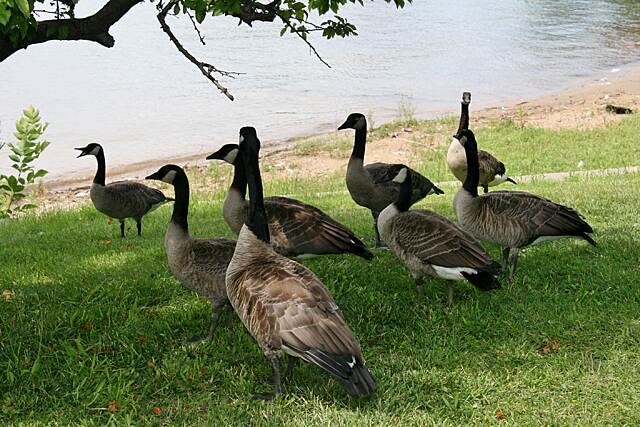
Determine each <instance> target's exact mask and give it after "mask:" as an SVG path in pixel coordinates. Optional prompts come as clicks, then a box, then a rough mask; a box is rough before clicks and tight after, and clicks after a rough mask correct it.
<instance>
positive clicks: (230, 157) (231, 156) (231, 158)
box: [224, 136, 242, 164]
mask: <svg viewBox="0 0 640 427" xmlns="http://www.w3.org/2000/svg"><path fill="white" fill-rule="evenodd" d="M240 142H242V136H241V137H240ZM236 157H238V149H237V148H234V149H233V150H231V151H229V153H227V155H226V156H224V161H225V162H227V163H231V164H233V162H235V161H236Z"/></svg>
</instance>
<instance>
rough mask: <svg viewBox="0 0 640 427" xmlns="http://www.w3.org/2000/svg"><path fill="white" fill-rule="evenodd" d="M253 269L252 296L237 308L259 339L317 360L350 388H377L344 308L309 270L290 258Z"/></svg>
mask: <svg viewBox="0 0 640 427" xmlns="http://www.w3.org/2000/svg"><path fill="white" fill-rule="evenodd" d="M252 270H253V272H251V273H250V274H246V273H245V276H244V279H243V281H244V283H243V286H242V287H243V289H244V290H245V292H246V294H245V297H244V298H243V299H246V300H248V301H247V302H246V303H244V304H240V307H241V309H240V310H238V311H239V314H240V315H241V317H243V320H244V319H247V320H248V322H245V325H249V329H250V331H252V334H253V335H254V336H256V337H260V338H261V339H260V338H258V340H259V341H262V342H266V343H269V344H267V345H270V346H273V347H276V348H278V347H280V348H282V349H283V350H284V351H285V352H287V353H289V354H292V355H294V356H297V357H300V358H302V359H304V360H306V361H307V362H309V363H312V364H315V365H317V366H319V367H320V368H322V369H323V370H325V371H326V372H327V373H329V374H330V375H332V376H333V377H335V378H336V379H338V380H339V381H341V382H342V384H343V386H345V388H346V390H347V392H349V393H350V394H354V395H360V394H368V393H370V392H371V391H373V390H374V389H375V384H374V381H373V378H372V377H371V375H370V374H369V372H368V371H367V370H366V368H365V367H364V365H363V361H362V353H361V351H360V346H359V345H358V342H357V340H356V338H355V336H354V335H353V332H352V331H351V329H350V328H349V326H348V325H347V324H346V322H345V320H344V317H343V316H342V312H341V311H340V308H339V307H338V305H337V304H336V302H335V301H334V300H333V298H332V297H331V294H330V293H329V290H328V289H327V288H326V287H325V286H324V285H323V284H322V282H320V280H319V279H318V278H317V277H316V276H315V275H314V274H313V273H312V272H311V271H309V270H308V269H306V268H305V267H304V266H302V265H300V264H298V263H296V262H295V261H291V260H279V261H278V262H277V263H273V262H272V263H268V264H265V265H261V266H260V267H259V268H256V269H252ZM252 329H253V330H252Z"/></svg>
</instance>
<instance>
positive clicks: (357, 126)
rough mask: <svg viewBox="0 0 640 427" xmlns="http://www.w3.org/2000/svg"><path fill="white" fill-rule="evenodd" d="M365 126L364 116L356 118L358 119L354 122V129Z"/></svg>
mask: <svg viewBox="0 0 640 427" xmlns="http://www.w3.org/2000/svg"><path fill="white" fill-rule="evenodd" d="M365 126H366V121H365V119H364V117H360V118H359V119H358V121H357V122H356V124H355V126H354V128H356V129H362V128H363V127H365Z"/></svg>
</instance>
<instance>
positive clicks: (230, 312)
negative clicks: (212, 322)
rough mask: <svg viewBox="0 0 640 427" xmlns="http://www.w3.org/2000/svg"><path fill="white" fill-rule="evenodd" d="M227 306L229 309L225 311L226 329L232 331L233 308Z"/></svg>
mask: <svg viewBox="0 0 640 427" xmlns="http://www.w3.org/2000/svg"><path fill="white" fill-rule="evenodd" d="M227 305H228V306H229V308H228V309H227V329H229V330H230V331H233V329H234V328H233V314H234V313H235V311H233V307H232V306H231V304H227Z"/></svg>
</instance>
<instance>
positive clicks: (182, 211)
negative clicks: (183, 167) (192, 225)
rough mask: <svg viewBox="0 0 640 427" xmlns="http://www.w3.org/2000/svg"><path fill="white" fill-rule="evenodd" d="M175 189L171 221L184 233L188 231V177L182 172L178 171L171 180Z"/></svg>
mask: <svg viewBox="0 0 640 427" xmlns="http://www.w3.org/2000/svg"><path fill="white" fill-rule="evenodd" d="M173 188H174V189H175V193H176V194H175V199H176V200H175V202H174V203H173V214H171V222H173V223H174V224H175V225H177V226H179V227H180V228H182V230H183V231H184V232H185V233H188V232H189V222H188V220H187V218H188V217H189V179H188V178H187V176H186V175H185V174H184V172H183V173H179V174H177V175H176V177H175V178H174V180H173Z"/></svg>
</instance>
